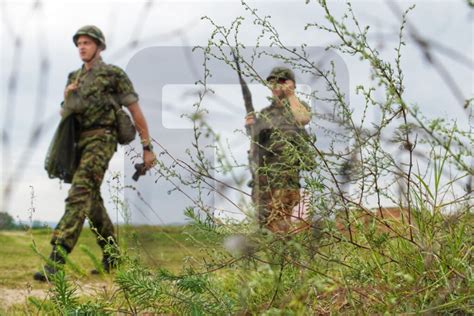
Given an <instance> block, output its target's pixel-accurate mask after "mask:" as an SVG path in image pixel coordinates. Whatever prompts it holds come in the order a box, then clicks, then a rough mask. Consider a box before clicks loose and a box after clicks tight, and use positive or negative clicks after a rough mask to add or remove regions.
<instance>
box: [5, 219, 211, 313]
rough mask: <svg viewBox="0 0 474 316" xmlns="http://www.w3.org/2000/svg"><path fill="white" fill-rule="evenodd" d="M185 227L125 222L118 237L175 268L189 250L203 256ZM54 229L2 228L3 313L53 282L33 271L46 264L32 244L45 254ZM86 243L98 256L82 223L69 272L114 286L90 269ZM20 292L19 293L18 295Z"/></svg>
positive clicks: (150, 259) (156, 264)
mask: <svg viewBox="0 0 474 316" xmlns="http://www.w3.org/2000/svg"><path fill="white" fill-rule="evenodd" d="M187 230H188V229H187V228H186V227H185V226H169V227H156V226H141V227H124V226H122V227H120V228H119V242H120V245H121V247H122V249H125V251H127V253H128V255H130V256H131V257H135V258H136V257H139V258H140V261H141V262H143V263H145V264H146V265H147V266H148V267H150V268H151V269H157V268H165V269H167V270H170V271H173V272H177V271H179V270H180V268H181V266H182V264H183V262H184V260H187V258H189V257H191V256H192V257H193V258H199V255H200V254H199V253H198V251H197V246H198V245H199V246H202V244H201V242H200V241H199V239H195V237H193V238H191V237H190V235H189V234H188V232H187ZM51 232H52V230H51V229H39V230H32V231H0V258H2V259H1V260H0V306H1V308H0V312H1V311H2V308H3V313H7V312H6V311H8V310H9V309H11V308H12V305H16V308H17V309H18V308H19V307H18V306H21V305H22V302H23V304H24V302H25V295H26V294H27V293H28V292H31V295H34V293H40V292H41V291H44V292H45V293H46V292H47V290H48V289H49V288H50V285H49V284H47V283H41V282H37V281H35V280H33V278H32V276H33V273H34V272H35V271H38V270H39V269H41V266H42V265H43V264H44V260H43V259H42V258H41V256H40V255H38V254H37V253H35V251H34V250H33V245H35V246H36V248H37V250H38V251H39V252H40V253H41V254H42V255H44V256H46V257H47V256H48V255H49V252H50V251H51V246H50V245H49V240H50V237H51ZM193 236H194V235H193ZM84 248H87V249H89V250H90V251H91V252H92V253H93V255H94V256H95V257H96V258H97V259H99V260H100V259H101V251H100V248H99V246H98V245H97V244H96V239H95V236H94V234H93V233H92V232H91V231H90V230H89V229H88V228H87V227H84V230H83V232H82V234H81V237H80V239H79V241H78V244H77V246H76V248H75V249H74V251H73V252H72V253H71V255H70V256H69V259H70V261H71V263H72V265H73V266H74V267H77V268H75V269H73V268H72V267H71V265H70V264H68V265H66V272H67V274H68V276H69V277H70V278H71V279H72V280H73V281H74V282H76V283H78V284H87V285H94V284H96V285H97V286H98V287H100V286H103V285H104V284H105V285H109V286H111V285H112V284H113V280H112V277H111V276H109V275H103V276H93V275H90V273H89V271H90V270H91V269H93V268H94V263H93V261H92V260H91V258H90V257H89V256H88V255H87V254H86V253H85V252H84V250H83V249H84ZM2 291H3V293H9V295H8V297H6V296H7V295H1V293H2ZM16 292H18V295H17V296H18V297H17V298H15V297H14V296H15V293H16ZM14 303H16V304H14ZM17 309H14V310H15V311H16V310H17Z"/></svg>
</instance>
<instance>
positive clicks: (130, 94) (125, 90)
mask: <svg viewBox="0 0 474 316" xmlns="http://www.w3.org/2000/svg"><path fill="white" fill-rule="evenodd" d="M115 78H116V80H117V81H116V93H117V99H118V101H119V103H120V105H124V106H129V105H131V104H133V103H135V102H138V94H137V93H136V92H135V89H134V88H133V84H132V82H131V81H130V79H129V78H128V76H127V74H126V73H125V71H123V70H122V69H120V68H118V67H116V68H115Z"/></svg>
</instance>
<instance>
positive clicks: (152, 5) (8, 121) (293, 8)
mask: <svg viewBox="0 0 474 316" xmlns="http://www.w3.org/2000/svg"><path fill="white" fill-rule="evenodd" d="M249 3H250V4H251V5H252V7H255V8H258V12H259V14H261V15H270V16H271V21H272V23H273V25H274V26H276V28H277V29H278V32H279V34H280V37H281V39H282V41H283V42H284V43H285V45H288V46H299V45H301V43H306V44H308V46H310V47H314V49H315V56H319V55H318V54H322V50H321V47H325V46H326V45H328V44H331V43H332V42H331V41H332V38H331V37H330V36H329V35H327V34H324V33H322V32H317V33H316V32H312V31H311V30H310V31H304V26H305V24H306V23H311V22H314V21H322V20H323V18H324V14H323V12H321V10H320V8H318V6H317V5H316V4H314V3H310V4H308V5H305V1H269V0H268V1H249ZM329 3H330V5H331V6H332V8H333V9H334V12H336V14H339V13H340V12H342V10H343V9H344V3H343V1H336V0H335V1H329ZM398 3H399V5H400V7H402V8H404V9H406V8H408V7H409V6H410V5H412V4H416V7H415V9H414V10H413V11H412V12H411V13H410V14H409V23H410V25H411V26H412V27H414V28H416V29H417V31H418V32H419V34H420V35H421V36H423V37H424V38H427V39H429V40H433V41H435V42H436V43H442V45H443V47H445V48H448V49H454V50H456V51H457V52H460V53H461V55H463V56H466V57H467V59H468V61H467V62H464V63H462V62H459V61H458V60H456V59H453V58H451V57H449V56H448V55H451V56H452V53H448V54H444V53H442V52H438V51H436V52H435V53H434V57H435V58H437V59H438V60H439V61H441V62H442V63H443V65H444V67H445V68H446V69H447V70H448V71H449V72H450V73H451V74H453V76H454V78H455V82H456V84H457V86H458V87H459V90H460V93H461V94H462V95H463V96H464V97H465V98H470V97H472V94H473V87H474V85H473V83H474V79H473V71H472V69H473V60H472V57H471V56H472V55H473V52H474V46H473V45H474V44H473V28H472V22H473V19H474V12H473V10H472V9H470V8H469V7H468V6H467V4H466V2H465V1H462V0H445V1H400V2H398ZM353 7H354V11H355V12H356V14H357V16H358V17H359V18H360V20H361V22H363V23H368V24H370V25H371V31H370V32H371V33H370V36H372V37H371V41H373V42H374V43H376V45H377V47H378V48H379V49H380V50H381V52H382V53H383V54H384V55H385V56H387V57H392V58H393V54H394V50H393V48H394V47H395V45H396V36H397V32H398V28H399V25H400V21H399V17H397V16H396V15H395V14H393V12H392V11H391V10H390V8H389V6H388V5H387V2H386V1H375V0H374V1H353ZM0 8H1V20H2V22H1V24H0V28H1V29H0V40H1V41H0V43H1V45H2V47H1V55H0V67H1V68H0V69H1V80H0V82H1V83H0V91H1V107H0V113H2V115H1V116H0V124H1V126H2V142H1V144H0V151H1V164H0V166H1V170H0V180H1V187H2V191H5V188H6V186H7V183H9V179H10V178H15V180H14V181H13V182H12V183H13V185H12V187H11V194H10V195H8V199H6V198H5V195H4V194H2V200H1V201H0V204H1V210H3V211H8V212H9V213H10V214H11V215H12V216H14V217H15V218H16V219H20V220H22V221H29V220H31V219H32V220H40V221H49V222H57V221H58V220H59V218H60V216H61V215H62V213H63V211H64V199H65V198H66V196H67V190H68V189H69V185H67V184H63V183H60V182H59V181H58V180H57V179H49V178H48V176H47V174H46V172H45V171H44V167H43V164H44V157H45V155H46V151H47V149H48V145H49V142H50V140H51V138H52V136H53V133H54V130H55V129H56V126H57V124H58V122H59V113H58V111H59V104H60V102H61V101H62V92H63V89H64V85H65V82H66V78H67V74H68V73H69V72H70V71H72V70H74V69H77V68H79V67H80V66H81V62H80V60H79V58H78V54H77V50H76V48H75V47H74V45H73V43H72V35H73V34H74V32H75V31H76V30H77V29H78V28H79V27H81V26H82V25H86V24H94V25H97V26H98V27H100V28H101V29H102V30H103V31H104V33H105V37H106V41H107V46H108V48H107V50H106V51H105V52H103V54H102V56H103V58H104V60H105V61H106V62H108V63H113V64H115V65H118V66H120V67H121V68H123V69H125V70H126V71H127V73H128V74H129V76H130V78H131V80H132V82H133V83H134V86H135V88H136V90H137V92H138V94H139V95H140V104H141V106H142V108H143V110H144V113H145V115H146V117H147V120H148V124H149V125H150V129H151V133H152V136H153V137H154V138H155V139H156V140H157V141H158V142H159V143H160V144H162V145H163V146H164V147H165V148H167V149H168V150H169V151H170V152H171V153H172V154H173V155H174V156H175V157H178V158H182V159H184V160H186V159H187V155H186V152H185V149H186V148H188V147H190V143H191V141H192V130H191V129H190V128H189V127H190V125H189V122H188V121H187V120H186V119H185V118H183V117H181V115H182V114H186V113H191V112H192V109H193V107H192V104H193V103H195V102H196V94H192V93H190V92H191V91H193V90H192V88H193V86H194V87H196V86H195V85H194V82H195V81H196V80H199V79H201V78H202V75H203V67H202V54H201V55H199V51H195V52H194V53H193V52H192V51H191V49H192V47H194V46H196V45H201V46H205V45H207V42H208V39H209V36H210V34H211V31H212V27H211V25H210V23H209V22H207V21H206V20H203V19H202V17H203V16H208V17H210V18H211V19H213V20H214V21H215V22H216V23H217V24H222V25H228V24H229V23H230V22H231V21H232V20H233V19H234V18H235V17H237V16H239V15H242V16H244V17H245V18H246V20H245V21H246V22H245V23H244V24H243V26H242V31H241V32H240V41H241V42H242V43H243V44H245V45H247V46H249V47H252V46H254V45H255V44H256V37H257V36H258V31H257V29H256V28H255V26H254V25H253V24H252V23H251V22H252V19H251V18H250V17H249V15H248V12H246V11H245V10H243V8H242V6H241V4H240V1H230V0H229V1H152V2H143V1H131V0H130V1H101V2H99V3H98V2H95V1H94V2H93V1H80V2H79V1H78V2H74V1H68V2H66V1H59V0H58V1H54V0H44V1H3V2H1V7H0ZM133 43H136V45H133ZM263 44H264V45H265V43H263ZM332 57H333V58H334V59H335V60H336V61H337V62H336V64H337V66H338V67H339V68H338V69H340V72H339V73H341V77H342V81H343V82H344V85H343V86H344V89H345V91H347V96H348V98H349V100H350V101H351V104H352V105H353V107H354V109H355V113H356V115H362V113H359V112H358V111H361V107H359V106H358V103H357V102H358V96H356V94H355V87H356V86H357V85H359V84H365V83H368V82H369V77H370V74H369V73H368V71H367V65H366V64H364V63H363V62H360V61H359V60H358V59H357V58H354V57H350V56H341V55H334V56H332ZM424 57H425V56H424V55H423V53H422V52H421V51H420V49H419V47H417V46H416V44H415V43H414V42H413V41H410V40H408V41H407V46H406V47H405V48H404V56H403V60H402V67H403V68H404V69H406V72H405V85H406V87H407V91H406V95H407V99H408V100H409V101H410V102H411V104H417V105H418V106H419V107H420V109H421V110H422V111H423V113H425V114H426V115H427V116H428V117H444V118H448V119H455V120H457V122H458V123H459V124H460V126H462V127H468V126H469V125H470V124H471V125H470V126H472V122H470V121H469V120H468V117H467V115H466V113H465V112H464V111H463V110H462V109H461V106H460V105H459V100H458V99H457V98H456V96H455V95H454V94H453V93H452V92H451V91H450V89H449V88H448V87H447V85H446V83H445V81H444V80H443V78H442V76H440V75H439V74H438V73H437V72H436V71H435V70H434V69H433V68H432V67H430V65H429V64H428V62H427V61H426V59H425V58H424ZM466 63H467V64H468V66H466ZM273 66H276V64H273V63H272V61H262V62H261V63H260V64H259V67H260V68H259V69H260V71H261V73H262V75H263V76H265V74H266V73H268V72H269V70H270V69H271V67H273ZM211 70H212V72H213V73H215V77H214V79H212V80H211V81H212V82H211V85H210V87H211V88H213V89H214V90H215V95H214V96H212V97H209V98H208V99H206V101H205V106H206V108H207V109H209V115H208V119H209V122H210V123H211V124H212V125H213V126H214V127H215V129H216V131H217V132H219V133H220V134H221V135H222V140H223V142H224V143H227V144H230V145H229V146H231V147H232V152H233V154H234V155H235V157H237V158H236V160H237V161H238V162H240V163H245V162H246V159H247V158H246V154H245V152H246V150H247V147H248V141H247V139H246V137H245V136H244V135H243V134H242V125H243V117H244V116H245V112H244V109H243V106H242V101H241V95H240V87H239V86H238V84H237V80H236V78H234V77H232V76H233V75H234V74H233V73H232V72H231V71H230V70H229V69H227V70H226V69H225V68H223V67H221V66H219V64H218V63H215V64H212V69H211ZM298 77H299V78H300V79H301V82H302V84H301V85H298V91H300V92H308V89H316V90H319V91H323V90H324V88H323V87H318V86H317V84H316V85H315V86H311V85H305V84H304V83H305V82H304V81H305V80H304V79H305V78H303V77H304V76H303V75H302V74H297V79H298ZM234 80H235V81H234ZM12 82H13V83H16V84H15V85H12ZM251 90H252V93H253V95H254V104H255V105H256V108H257V109H261V108H262V107H264V106H266V105H267V100H266V97H267V96H268V95H269V92H268V91H267V90H266V89H265V88H264V87H262V86H260V85H258V84H255V85H251ZM12 91H13V92H12ZM194 91H195V90H194ZM321 93H323V92H321ZM312 106H313V111H317V110H318V106H320V105H318V104H312ZM370 116H371V117H372V118H376V113H370ZM38 123H44V129H43V130H42V133H41V134H40V137H39V139H38V140H37V142H34V146H31V142H30V135H32V131H33V130H34V129H35V128H36V127H37V124H38ZM313 123H314V122H313ZM239 130H240V132H239ZM6 131H7V132H8V134H6ZM7 136H8V139H9V142H8V143H7V142H5V137H7ZM210 142H211V143H212V141H210ZM318 142H319V144H318V145H319V146H320V147H324V146H325V145H327V144H328V143H329V141H328V140H327V139H325V138H324V137H320V138H318ZM138 146H139V145H138V141H136V142H135V143H133V144H132V147H138ZM130 151H131V147H127V146H126V147H120V148H119V149H118V151H117V153H116V154H115V156H114V158H113V159H112V161H111V163H110V167H109V171H108V172H107V174H106V178H105V181H104V184H103V186H102V194H103V196H104V201H106V206H107V208H108V211H109V214H110V215H111V217H112V219H113V221H114V222H116V221H120V222H123V221H124V220H125V219H124V218H127V221H131V222H132V223H136V224H143V223H147V224H171V223H180V222H183V221H184V219H185V217H184V215H183V209H184V208H185V207H187V206H189V205H191V204H192V203H191V201H190V200H189V199H187V198H186V195H185V194H182V193H180V192H170V190H171V189H172V185H171V184H170V183H168V182H166V181H164V180H163V179H161V180H159V181H156V179H157V175H156V174H155V175H153V174H151V175H149V176H146V177H144V178H143V179H141V180H140V181H139V182H138V183H136V184H135V183H132V182H130V179H129V178H130V172H131V170H132V162H131V161H130V158H129V157H130ZM206 154H208V155H209V157H211V158H212V157H213V155H214V153H213V152H212V151H210V152H207V153H206ZM162 159H163V161H166V158H162ZM124 173H125V177H124V176H123V175H124ZM117 174H120V175H121V176H120V177H118V178H117V177H114V176H115V175H117ZM238 174H239V175H241V176H243V177H245V174H246V170H244V169H240V170H238ZM216 176H217V177H218V176H219V175H216ZM218 178H219V177H218ZM117 179H119V180H117ZM223 179H224V180H225V177H224V178H223ZM117 181H120V182H121V185H123V184H124V183H125V184H126V185H134V186H135V187H136V189H137V190H131V189H129V190H127V189H126V190H125V193H124V191H119V192H115V191H114V190H115V189H114V188H115V186H116V182H117ZM242 189H243V190H246V191H247V192H248V191H249V189H248V188H246V187H243V188H242ZM185 191H186V190H185ZM137 192H141V195H140V196H138V195H137ZM185 193H186V194H189V195H191V196H193V195H197V194H198V192H196V191H195V190H192V189H189V191H186V192H185ZM114 195H119V196H121V197H125V198H126V200H127V201H128V203H129V205H128V207H129V212H128V213H127V214H124V212H123V211H117V209H120V210H121V209H122V208H120V207H118V208H117V206H116V205H114V203H113V199H112V198H111V196H114ZM231 198H232V199H233V200H234V201H236V202H238V201H239V200H240V199H241V198H242V196H239V195H236V194H234V195H232V196H231ZM143 200H145V201H146V203H145V202H143ZM204 200H205V201H206V203H209V204H210V205H213V206H214V207H215V208H216V209H217V210H220V209H225V210H227V211H228V212H226V214H227V215H228V216H232V217H235V218H242V217H243V216H245V214H243V213H242V210H240V209H238V208H235V207H232V205H229V204H228V203H226V202H225V201H223V200H222V198H220V197H219V196H214V195H209V196H206V197H205V198H204Z"/></svg>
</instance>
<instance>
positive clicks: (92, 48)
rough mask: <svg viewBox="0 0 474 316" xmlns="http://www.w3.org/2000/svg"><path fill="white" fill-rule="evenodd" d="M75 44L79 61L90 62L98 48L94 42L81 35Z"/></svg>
mask: <svg viewBox="0 0 474 316" xmlns="http://www.w3.org/2000/svg"><path fill="white" fill-rule="evenodd" d="M76 43H77V49H78V50H79V57H80V58H81V60H82V61H84V62H88V61H90V60H91V59H92V57H94V54H95V53H96V51H97V48H98V47H97V44H96V42H95V41H94V40H93V39H92V38H90V37H89V36H87V35H81V36H79V38H78V39H77V42H76Z"/></svg>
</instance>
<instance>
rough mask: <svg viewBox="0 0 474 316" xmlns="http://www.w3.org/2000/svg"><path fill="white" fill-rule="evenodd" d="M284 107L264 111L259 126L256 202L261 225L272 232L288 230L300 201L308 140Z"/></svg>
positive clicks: (269, 107) (255, 185) (255, 187)
mask: <svg viewBox="0 0 474 316" xmlns="http://www.w3.org/2000/svg"><path fill="white" fill-rule="evenodd" d="M283 103H284V106H278V105H276V104H275V103H273V104H271V105H270V106H268V107H266V108H264V109H263V110H262V111H261V112H260V114H259V116H258V117H257V120H256V124H255V129H256V130H255V135H257V136H256V137H257V139H256V140H255V141H256V142H257V144H258V145H257V146H258V150H259V154H258V162H257V166H256V167H257V168H256V174H255V176H256V177H255V183H254V185H253V189H252V200H253V202H254V203H255V204H256V206H257V211H258V216H259V221H260V223H261V224H262V225H265V226H266V227H267V228H269V229H270V230H272V231H286V230H287V228H288V227H289V225H290V221H291V214H292V210H293V208H294V207H295V206H296V205H297V204H298V203H299V201H300V193H299V189H300V183H299V181H300V169H301V167H300V166H301V158H302V153H301V143H302V142H304V141H305V139H307V138H306V135H307V133H306V131H305V130H304V127H303V126H301V125H300V124H298V123H297V122H296V121H295V118H294V116H293V114H292V113H291V109H290V105H289V103H288V101H287V100H283ZM301 103H302V104H303V105H304V106H305V107H306V108H307V109H308V110H310V107H309V106H308V104H306V103H305V102H301Z"/></svg>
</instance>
